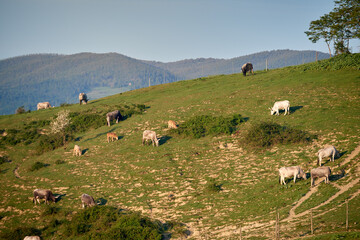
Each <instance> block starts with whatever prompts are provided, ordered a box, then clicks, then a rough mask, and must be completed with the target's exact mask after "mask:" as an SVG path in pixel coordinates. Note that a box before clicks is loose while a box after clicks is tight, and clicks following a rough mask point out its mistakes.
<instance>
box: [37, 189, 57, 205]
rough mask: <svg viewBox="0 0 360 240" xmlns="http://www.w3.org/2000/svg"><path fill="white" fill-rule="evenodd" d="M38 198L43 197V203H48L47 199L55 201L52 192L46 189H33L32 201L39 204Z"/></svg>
mask: <svg viewBox="0 0 360 240" xmlns="http://www.w3.org/2000/svg"><path fill="white" fill-rule="evenodd" d="M40 199H45V203H46V204H48V203H49V201H53V202H55V197H54V195H53V193H52V192H51V191H50V190H48V189H35V190H34V198H33V202H34V203H35V205H36V201H37V202H38V203H39V204H40Z"/></svg>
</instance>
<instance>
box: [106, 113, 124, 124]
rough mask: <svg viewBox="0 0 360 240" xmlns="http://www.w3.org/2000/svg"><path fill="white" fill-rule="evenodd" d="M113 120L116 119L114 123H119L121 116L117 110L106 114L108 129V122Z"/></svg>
mask: <svg viewBox="0 0 360 240" xmlns="http://www.w3.org/2000/svg"><path fill="white" fill-rule="evenodd" d="M113 119H116V123H118V122H119V120H120V119H121V114H120V111H119V110H115V111H113V112H109V113H107V114H106V121H107V124H108V126H109V127H110V122H111V120H113Z"/></svg>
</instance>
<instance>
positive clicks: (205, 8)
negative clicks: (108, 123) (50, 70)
mask: <svg viewBox="0 0 360 240" xmlns="http://www.w3.org/2000/svg"><path fill="white" fill-rule="evenodd" d="M333 7H334V1H333V0H0V59H5V58H9V57H14V56H20V55H26V54H33V53H59V54H74V53H79V52H95V53H107V52H117V53H121V54H125V55H127V56H130V57H133V58H137V59H144V60H157V61H163V62H169V61H176V60H182V59H188V58H199V57H214V58H232V57H237V56H243V55H247V54H252V53H256V52H260V51H266V50H276V49H292V50H318V51H322V52H328V50H327V47H326V44H325V43H324V42H323V41H320V42H319V43H317V44H313V43H312V42H311V41H309V40H308V38H307V36H306V35H305V34H304V31H306V30H308V27H309V23H310V21H312V20H316V19H318V18H319V17H320V16H321V15H323V14H325V13H328V12H329V11H331V10H332V9H333ZM359 45H360V44H359V41H357V42H352V48H353V51H355V52H359Z"/></svg>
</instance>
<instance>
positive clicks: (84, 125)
mask: <svg viewBox="0 0 360 240" xmlns="http://www.w3.org/2000/svg"><path fill="white" fill-rule="evenodd" d="M70 117H71V124H70V126H69V127H68V128H67V129H66V131H67V132H72V133H80V132H85V131H88V130H89V129H97V128H99V127H102V126H104V125H106V118H105V115H103V114H94V113H78V112H76V113H70Z"/></svg>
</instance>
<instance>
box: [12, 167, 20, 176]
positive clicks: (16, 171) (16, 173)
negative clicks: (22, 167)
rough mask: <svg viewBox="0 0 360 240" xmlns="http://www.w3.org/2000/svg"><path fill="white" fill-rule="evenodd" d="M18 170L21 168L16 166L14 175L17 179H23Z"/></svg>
mask: <svg viewBox="0 0 360 240" xmlns="http://www.w3.org/2000/svg"><path fill="white" fill-rule="evenodd" d="M18 168H19V166H16V168H15V169H14V175H15V177H16V178H21V177H20V175H19V173H18Z"/></svg>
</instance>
